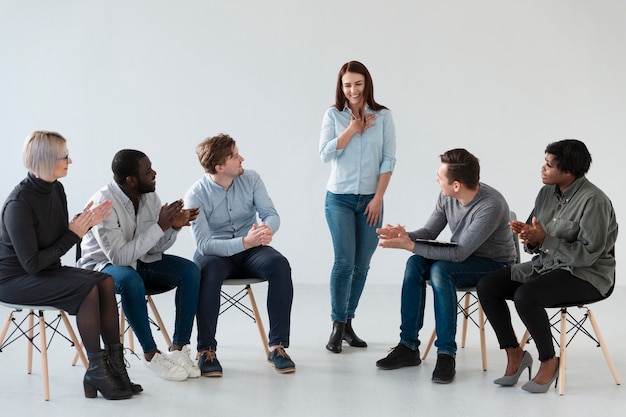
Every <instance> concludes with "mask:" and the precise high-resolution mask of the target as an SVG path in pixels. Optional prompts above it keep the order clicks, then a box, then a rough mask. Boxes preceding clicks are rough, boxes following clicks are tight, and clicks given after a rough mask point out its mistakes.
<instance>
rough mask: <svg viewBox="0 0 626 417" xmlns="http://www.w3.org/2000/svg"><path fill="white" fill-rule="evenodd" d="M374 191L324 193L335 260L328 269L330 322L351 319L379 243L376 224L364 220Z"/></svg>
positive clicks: (380, 223) (377, 225)
mask: <svg viewBox="0 0 626 417" xmlns="http://www.w3.org/2000/svg"><path fill="white" fill-rule="evenodd" d="M373 197H374V195H373V194H372V195H355V194H333V193H331V192H327V193H326V222H327V223H328V228H329V229H330V234H331V236H332V238H333V249H334V252H335V261H334V263H333V269H332V272H331V273H330V305H331V313H330V317H331V319H332V321H333V322H335V321H339V322H342V323H345V322H346V321H347V319H353V318H354V315H355V312H356V308H357V306H358V305H359V300H360V299H361V294H362V293H363V288H364V287H365V280H366V278H367V272H368V271H369V269H370V261H371V259H372V255H374V251H375V250H376V247H377V246H378V234H376V228H377V227H380V226H381V225H382V220H381V221H380V222H378V224H376V225H374V226H370V225H368V224H367V215H366V214H365V208H366V207H367V204H368V203H369V202H370V201H372V198H373Z"/></svg>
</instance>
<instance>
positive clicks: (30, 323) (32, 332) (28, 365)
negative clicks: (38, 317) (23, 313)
mask: <svg viewBox="0 0 626 417" xmlns="http://www.w3.org/2000/svg"><path fill="white" fill-rule="evenodd" d="M34 326H35V312H34V311H33V310H29V313H28V341H29V343H28V353H27V356H26V360H27V363H26V373H27V374H29V375H30V374H32V373H33V338H34V336H35V328H34Z"/></svg>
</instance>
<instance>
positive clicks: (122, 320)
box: [119, 303, 126, 345]
mask: <svg viewBox="0 0 626 417" xmlns="http://www.w3.org/2000/svg"><path fill="white" fill-rule="evenodd" d="M119 306H120V308H119V318H120V344H122V345H123V344H124V337H125V335H126V317H125V316H124V309H122V304H121V303H120V305H119Z"/></svg>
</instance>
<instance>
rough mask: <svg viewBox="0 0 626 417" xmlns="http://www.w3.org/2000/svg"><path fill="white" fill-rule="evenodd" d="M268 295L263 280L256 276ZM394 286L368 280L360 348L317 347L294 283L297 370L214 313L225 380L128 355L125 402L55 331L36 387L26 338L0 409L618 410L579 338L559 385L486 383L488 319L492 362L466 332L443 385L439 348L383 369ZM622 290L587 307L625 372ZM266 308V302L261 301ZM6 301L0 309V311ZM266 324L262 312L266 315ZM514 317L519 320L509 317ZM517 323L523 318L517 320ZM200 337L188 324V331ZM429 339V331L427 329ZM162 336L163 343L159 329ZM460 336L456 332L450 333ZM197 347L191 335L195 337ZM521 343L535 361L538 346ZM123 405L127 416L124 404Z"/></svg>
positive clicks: (307, 295)
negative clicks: (167, 376)
mask: <svg viewBox="0 0 626 417" xmlns="http://www.w3.org/2000/svg"><path fill="white" fill-rule="evenodd" d="M256 287H257V288H256V294H257V299H258V301H260V303H261V304H263V300H265V292H266V286H265V284H260V285H257V286H256ZM399 291H400V289H399V286H389V287H378V288H376V287H367V288H366V291H365V293H364V295H363V298H362V303H361V306H360V308H359V311H358V318H357V319H355V321H354V325H355V328H356V329H357V331H358V334H359V335H360V336H362V337H363V338H364V339H366V340H367V341H368V342H369V347H368V348H367V349H355V348H350V347H344V351H343V353H341V354H332V353H330V352H327V351H326V350H325V349H324V344H325V343H326V340H327V337H328V334H329V332H330V323H329V319H328V294H327V288H321V287H306V286H296V291H295V298H294V309H293V316H292V342H291V347H290V348H289V349H288V352H289V354H290V355H291V356H292V358H293V359H294V361H295V362H296V364H297V372H296V373H295V374H289V375H279V374H277V373H276V372H274V371H273V370H272V368H271V367H269V366H268V365H267V364H266V361H265V358H264V354H263V350H262V346H261V343H260V339H259V337H258V333H257V332H256V327H255V325H254V324H253V323H252V321H250V320H249V319H247V318H246V317H245V316H243V315H242V314H239V313H237V312H234V311H230V312H227V313H226V314H225V315H223V316H222V317H221V318H220V326H219V334H218V338H219V341H220V346H219V350H218V357H219V359H220V361H221V363H222V366H223V367H224V376H223V378H199V379H194V380H187V381H184V382H169V381H164V380H161V379H158V378H156V377H155V376H153V375H152V374H151V373H150V372H149V371H148V370H147V369H146V368H145V367H144V365H143V364H142V363H141V361H140V360H139V359H137V358H136V357H133V356H130V357H129V361H130V364H131V368H130V369H129V373H130V375H131V378H132V379H133V380H134V381H135V382H138V383H141V384H142V385H143V387H144V390H145V391H144V392H143V393H142V394H140V395H138V396H135V397H133V399H131V400H125V401H107V400H104V399H103V398H102V397H98V398H97V399H86V398H84V397H83V393H82V384H81V379H82V376H83V373H84V369H82V368H81V367H79V366H76V367H72V366H70V362H71V360H72V357H73V351H72V348H71V347H69V345H67V344H66V343H65V342H64V341H63V340H61V339H58V340H54V342H53V344H52V346H51V348H50V352H49V355H50V386H51V400H50V401H49V402H46V401H44V400H43V396H42V383H41V382H42V381H41V364H40V362H39V361H38V359H39V357H38V356H36V357H35V363H34V371H33V374H32V375H27V374H26V372H25V370H26V353H25V351H26V349H25V346H26V345H25V344H24V342H23V341H21V342H19V343H15V344H13V345H11V346H9V347H7V348H5V349H4V350H3V351H2V352H1V353H0V368H1V373H0V401H1V403H2V414H3V415H36V414H40V415H46V416H68V415H72V416H73V415H89V416H92V417H98V416H111V415H113V413H116V414H117V413H124V415H130V414H138V413H141V415H168V414H169V415H187V416H196V415H197V416H200V415H202V416H207V415H210V416H215V417H218V416H243V415H248V414H249V415H257V416H269V415H278V416H286V415H299V416H321V415H351V416H358V415H372V416H373V415H423V416H431V415H444V416H445V415H452V416H479V415H480V416H484V415H491V416H498V415H514V416H516V415H519V416H522V415H524V416H527V415H537V414H541V415H550V416H553V417H556V416H571V415H586V416H607V415H622V413H623V407H624V404H625V400H626V391H625V389H626V388H624V387H620V386H617V385H616V384H615V383H614V381H613V379H612V376H611V374H610V372H609V370H608V368H607V366H606V363H605V362H604V359H603V356H602V353H601V351H600V349H598V348H596V347H595V345H594V344H593V343H592V342H591V341H590V340H588V339H586V338H582V337H579V338H577V339H575V341H574V342H573V343H572V344H571V345H570V349H569V350H568V352H569V355H568V359H569V361H568V363H569V366H568V369H567V383H566V392H565V395H564V396H559V395H558V394H557V392H556V390H554V389H551V390H550V391H549V392H548V393H547V394H543V395H539V394H536V395H533V394H528V393H526V392H524V391H522V390H521V389H520V388H519V386H520V385H521V384H518V387H513V388H503V387H499V386H496V385H494V384H493V383H492V380H493V379H494V378H497V377H499V376H500V375H501V373H502V371H503V369H504V365H505V362H504V359H505V358H504V354H503V353H502V352H501V351H499V350H498V348H497V344H496V341H495V337H494V335H493V331H492V330H491V328H488V329H487V345H488V360H489V369H488V371H487V372H483V371H482V369H481V362H480V346H479V339H478V332H477V330H476V329H475V328H472V329H470V330H469V333H468V342H467V346H466V347H465V348H464V349H459V352H458V355H457V376H456V379H455V381H454V382H453V383H452V384H450V385H437V384H433V383H431V381H430V377H431V373H432V370H433V367H434V362H435V355H434V352H431V354H430V356H429V358H428V359H427V360H425V361H424V362H423V363H422V365H421V366H419V367H412V368H404V369H400V370H395V371H382V370H378V369H377V368H376V367H375V366H374V363H375V362H376V360H377V359H379V358H381V357H383V356H385V355H386V353H387V351H388V349H389V347H391V346H395V345H396V344H397V342H398V324H399ZM155 300H156V302H157V305H158V306H159V308H160V311H161V313H162V314H163V315H164V318H165V319H166V320H167V321H168V322H169V323H171V322H172V318H173V313H172V308H171V306H172V295H171V294H164V295H159V296H157V297H156V298H155ZM625 300H626V288H621V287H618V288H617V289H616V291H615V294H614V295H613V296H612V298H610V299H609V300H607V301H604V302H602V303H599V304H597V305H595V306H594V312H595V313H596V317H597V319H598V322H599V324H600V328H601V330H602V332H603V334H604V337H605V339H606V342H607V345H608V347H609V350H610V352H611V354H612V355H613V360H614V362H615V366H616V368H617V370H618V372H620V373H621V374H622V375H621V376H622V377H623V378H626V360H625V359H624V354H623V352H625V351H626V337H625V336H626V335H625V332H624V330H623V325H622V324H621V317H620V316H621V314H620V313H621V311H620V310H619V306H620V305H621V304H623V303H624V301H625ZM264 310H265V309H264V308H263V311H264ZM7 314H8V310H7V309H5V308H2V307H0V317H2V318H3V319H4V317H6V315H7ZM266 325H267V319H266ZM516 325H519V323H518V322H516ZM432 326H433V319H432V305H431V304H430V294H429V304H428V306H427V314H426V323H425V326H424V330H425V331H424V334H425V335H426V336H428V335H429V334H430V332H431V331H432ZM519 329H520V330H519V331H520V332H521V331H522V330H523V327H522V326H521V325H519ZM192 338H195V334H194V335H193V336H192ZM424 338H425V339H427V337H424ZM155 339H156V340H157V343H158V344H160V345H161V346H160V347H161V348H162V349H164V348H165V346H163V341H162V339H161V338H160V337H159V335H156V336H155ZM457 340H458V338H457ZM192 347H193V348H194V350H195V343H192ZM528 350H529V351H530V352H531V353H532V355H533V357H534V358H535V359H536V356H537V355H536V350H535V348H534V346H532V345H530V346H529V347H528ZM127 413H129V414H127Z"/></svg>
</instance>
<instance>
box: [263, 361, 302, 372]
mask: <svg viewBox="0 0 626 417" xmlns="http://www.w3.org/2000/svg"><path fill="white" fill-rule="evenodd" d="M267 364H268V365H269V366H271V367H272V368H274V370H275V371H276V372H278V373H279V374H290V373H293V372H296V368H295V367H293V368H284V369H278V368H277V367H275V366H274V364H273V363H272V362H269V361H268V362H267Z"/></svg>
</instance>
